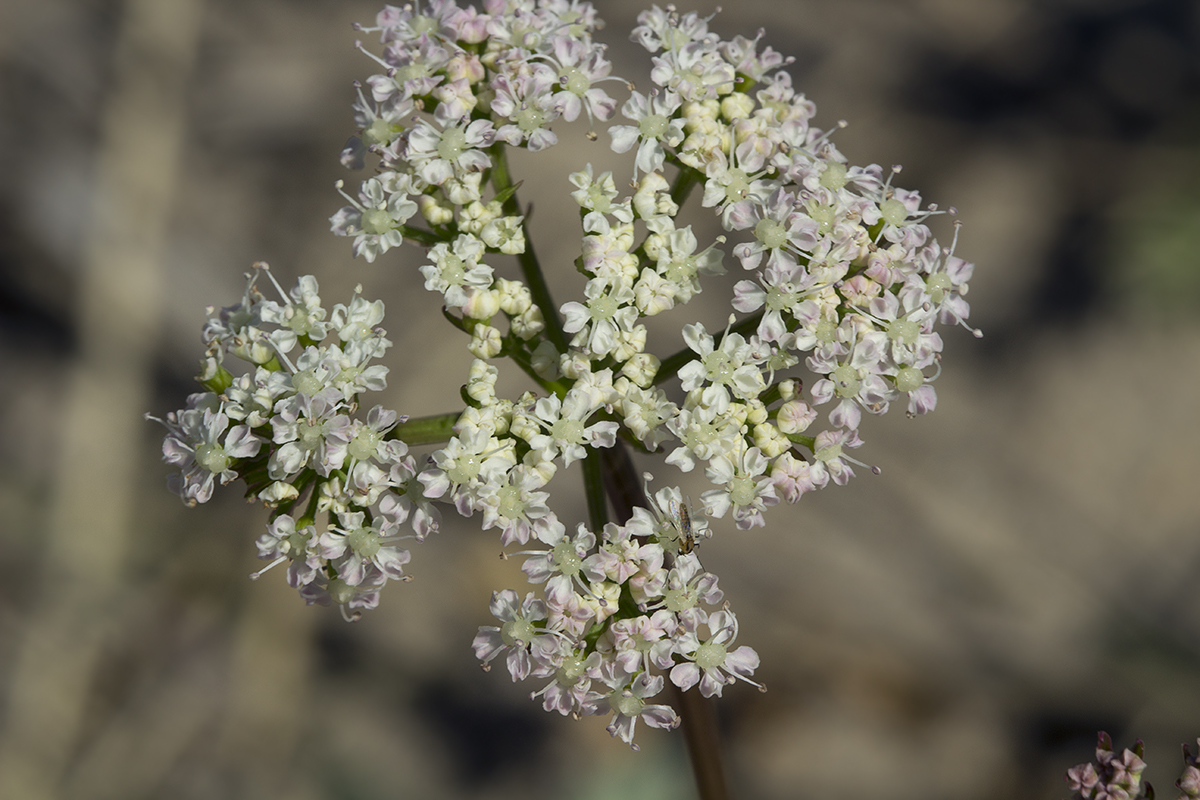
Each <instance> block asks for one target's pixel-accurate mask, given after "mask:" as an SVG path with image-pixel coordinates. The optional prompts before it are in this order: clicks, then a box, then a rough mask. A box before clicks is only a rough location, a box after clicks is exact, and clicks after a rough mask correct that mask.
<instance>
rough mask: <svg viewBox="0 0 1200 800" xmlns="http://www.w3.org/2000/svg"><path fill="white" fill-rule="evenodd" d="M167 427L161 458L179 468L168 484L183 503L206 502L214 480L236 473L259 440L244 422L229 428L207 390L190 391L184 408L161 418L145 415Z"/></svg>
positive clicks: (254, 452) (226, 480)
mask: <svg viewBox="0 0 1200 800" xmlns="http://www.w3.org/2000/svg"><path fill="white" fill-rule="evenodd" d="M146 419H152V420H154V421H156V422H159V423H161V424H162V425H163V426H164V427H166V429H167V435H166V436H165V437H164V438H163V447H162V451H163V461H165V462H166V463H168V464H171V465H172V466H175V467H178V468H179V470H180V471H179V473H177V474H174V475H172V476H171V477H170V478H169V479H168V486H170V488H171V491H173V492H175V493H176V494H177V495H179V497H180V498H181V499H182V500H183V502H184V503H185V504H186V505H189V506H194V505H196V504H197V503H207V502H208V500H209V498H210V497H212V493H213V488H214V486H215V485H216V481H217V480H220V482H221V484H222V485H224V484H226V483H229V482H230V481H232V480H233V479H234V478H236V477H237V476H238V473H237V472H236V471H235V470H234V469H233V467H234V466H235V465H236V464H237V462H238V461H239V460H240V459H243V458H250V457H252V456H255V455H257V454H258V451H259V448H260V447H261V446H262V443H263V440H262V439H261V438H259V437H258V436H255V435H254V434H253V433H251V432H250V428H249V426H247V425H234V426H233V427H232V428H231V427H229V417H228V416H226V414H225V413H224V412H223V411H222V410H221V403H220V400H219V399H217V396H216V395H213V394H211V393H208V392H201V393H198V394H193V395H192V396H191V397H189V398H188V407H187V408H185V409H182V410H180V411H172V412H171V413H169V414H167V418H166V419H165V420H162V419H159V418H157V417H153V416H150V415H146Z"/></svg>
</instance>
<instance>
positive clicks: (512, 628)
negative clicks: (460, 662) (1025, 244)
mask: <svg viewBox="0 0 1200 800" xmlns="http://www.w3.org/2000/svg"><path fill="white" fill-rule="evenodd" d="M488 608H489V609H490V610H491V612H492V616H493V617H495V618H496V619H498V620H500V623H501V624H500V626H499V627H496V626H491V625H484V626H481V627H480V628H479V633H478V634H476V636H475V641H474V642H473V643H472V645H471V646H472V647H473V648H474V650H475V657H476V658H478V659H479V660H480V661H481V662H482V663H483V667H484V669H488V665H489V664H490V663H491V661H492V659H494V658H496V657H497V656H499V655H500V654H501V653H503V652H505V651H507V652H508V656H507V664H508V672H509V675H511V676H512V679H513V681H523V680H525V679H526V678H527V677H529V673H530V669H531V668H532V662H531V660H530V656H529V646H530V644H531V643H532V642H533V641H534V639H535V638H537V637H539V636H544V635H547V634H543V633H542V632H541V631H540V630H539V628H538V627H537V626H536V625H535V623H537V622H538V621H540V620H544V619H546V604H545V603H543V602H542V601H541V600H538V599H536V598H534V596H533V593H532V592H530V593H529V594H527V595H525V599H524V601H522V602H521V603H520V604H519V605H518V603H517V593H516V592H514V591H513V590H511V589H505V590H503V591H500V592H492V601H491V603H489V604H488Z"/></svg>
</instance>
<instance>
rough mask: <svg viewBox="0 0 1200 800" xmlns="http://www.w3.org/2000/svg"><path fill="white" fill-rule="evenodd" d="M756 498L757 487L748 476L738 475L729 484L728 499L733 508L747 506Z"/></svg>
mask: <svg viewBox="0 0 1200 800" xmlns="http://www.w3.org/2000/svg"><path fill="white" fill-rule="evenodd" d="M757 496H758V492H757V486H756V485H755V481H754V479H753V478H751V477H750V476H749V475H738V476H736V477H734V479H733V480H731V481H730V482H729V499H730V500H731V501H733V504H734V505H735V506H748V505H750V504H751V503H753V502H754V498H755V497H757Z"/></svg>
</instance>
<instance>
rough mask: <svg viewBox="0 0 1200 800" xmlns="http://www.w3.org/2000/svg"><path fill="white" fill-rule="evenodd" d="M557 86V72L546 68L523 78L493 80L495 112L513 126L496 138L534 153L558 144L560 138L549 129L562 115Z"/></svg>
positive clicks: (497, 131)
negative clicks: (554, 94)
mask: <svg viewBox="0 0 1200 800" xmlns="http://www.w3.org/2000/svg"><path fill="white" fill-rule="evenodd" d="M553 86H554V72H553V70H551V69H550V68H549V67H546V66H544V65H543V66H541V68H535V69H534V70H533V71H532V72H528V73H525V74H522V75H516V76H512V77H510V76H507V75H497V76H496V77H495V78H494V79H493V80H492V88H493V89H494V90H495V92H496V96H495V98H494V99H493V100H492V104H491V108H492V113H493V114H495V115H496V116H498V117H500V118H501V119H507V120H509V123H508V124H507V125H501V126H500V127H499V128H497V129H496V139H498V140H499V141H502V142H505V143H506V144H511V145H521V144H524V145H525V146H526V147H528V148H529V151H530V152H533V153H536V152H538V151H539V150H545V149H546V148H547V147H551V146H552V145H554V144H557V143H558V137H557V136H556V135H555V134H554V131H552V130H550V129H549V128H547V127H546V125H548V124H549V123H551V122H553V121H554V120H555V119H557V118H558V116H559V113H558V106H557V104H556V103H555V102H554V98H553V95H552V93H551V90H552V87H553Z"/></svg>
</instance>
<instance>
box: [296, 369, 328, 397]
mask: <svg viewBox="0 0 1200 800" xmlns="http://www.w3.org/2000/svg"><path fill="white" fill-rule="evenodd" d="M323 385H324V384H323V383H322V382H321V379H320V378H318V377H317V373H316V371H315V370H311V369H304V370H300V371H299V372H297V373H296V374H295V375H293V376H292V388H293V389H295V390H296V391H297V392H299V393H300V394H302V395H305V396H307V397H312V396H313V395H314V394H316V393H317V392H319V391H321V387H322V386H323Z"/></svg>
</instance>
